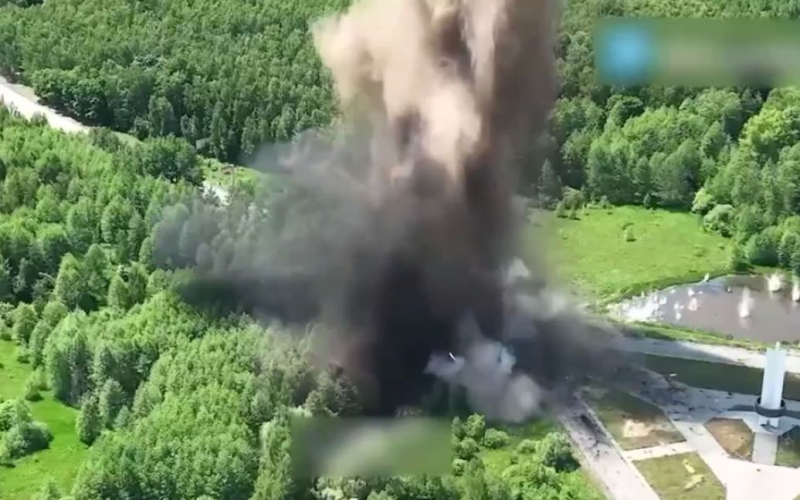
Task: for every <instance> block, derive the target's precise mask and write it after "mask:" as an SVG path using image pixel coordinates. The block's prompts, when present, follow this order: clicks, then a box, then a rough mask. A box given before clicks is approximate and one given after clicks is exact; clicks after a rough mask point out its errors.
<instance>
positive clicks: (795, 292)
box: [792, 277, 800, 302]
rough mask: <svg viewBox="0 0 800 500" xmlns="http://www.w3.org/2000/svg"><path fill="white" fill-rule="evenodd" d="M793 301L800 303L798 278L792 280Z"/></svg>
mask: <svg viewBox="0 0 800 500" xmlns="http://www.w3.org/2000/svg"><path fill="white" fill-rule="evenodd" d="M792 301H794V302H800V282H798V280H797V277H794V278H792Z"/></svg>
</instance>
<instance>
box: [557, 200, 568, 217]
mask: <svg viewBox="0 0 800 500" xmlns="http://www.w3.org/2000/svg"><path fill="white" fill-rule="evenodd" d="M566 216H567V208H566V206H565V205H564V202H563V201H559V202H558V205H556V217H558V218H560V219H563V218H565V217H566Z"/></svg>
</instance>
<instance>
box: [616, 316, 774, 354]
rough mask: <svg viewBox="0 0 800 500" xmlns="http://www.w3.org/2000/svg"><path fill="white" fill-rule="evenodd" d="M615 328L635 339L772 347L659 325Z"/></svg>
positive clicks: (760, 347)
mask: <svg viewBox="0 0 800 500" xmlns="http://www.w3.org/2000/svg"><path fill="white" fill-rule="evenodd" d="M617 327H618V328H619V330H620V331H621V332H622V334H623V335H626V336H628V337H636V338H651V339H656V340H678V341H682V342H694V343H696V344H708V345H726V346H730V347H741V348H743V349H750V350H762V349H765V348H767V347H771V346H772V344H771V343H767V342H759V341H757V340H747V339H736V338H733V337H726V336H724V335H721V334H719V333H714V332H708V331H705V330H695V329H691V328H681V327H676V326H670V325H659V324H655V323H632V324H623V323H617Z"/></svg>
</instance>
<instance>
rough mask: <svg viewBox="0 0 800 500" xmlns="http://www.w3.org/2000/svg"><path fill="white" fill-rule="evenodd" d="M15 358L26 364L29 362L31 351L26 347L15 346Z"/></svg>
mask: <svg viewBox="0 0 800 500" xmlns="http://www.w3.org/2000/svg"><path fill="white" fill-rule="evenodd" d="M16 358H17V361H18V362H19V363H23V364H28V363H30V362H31V353H30V352H29V351H28V349H26V348H24V347H22V346H17V350H16Z"/></svg>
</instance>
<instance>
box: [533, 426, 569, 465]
mask: <svg viewBox="0 0 800 500" xmlns="http://www.w3.org/2000/svg"><path fill="white" fill-rule="evenodd" d="M536 451H537V454H538V455H539V459H540V460H541V461H542V463H543V464H544V465H547V466H548V467H552V468H554V469H555V470H557V471H559V472H563V471H573V470H576V469H577V468H578V467H579V464H578V461H577V460H576V459H575V456H574V455H573V454H572V447H571V446H570V443H569V439H567V436H565V435H564V434H563V433H561V432H553V433H550V434H548V435H547V436H545V437H544V439H542V440H541V441H539V442H538V444H537V446H536Z"/></svg>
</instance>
